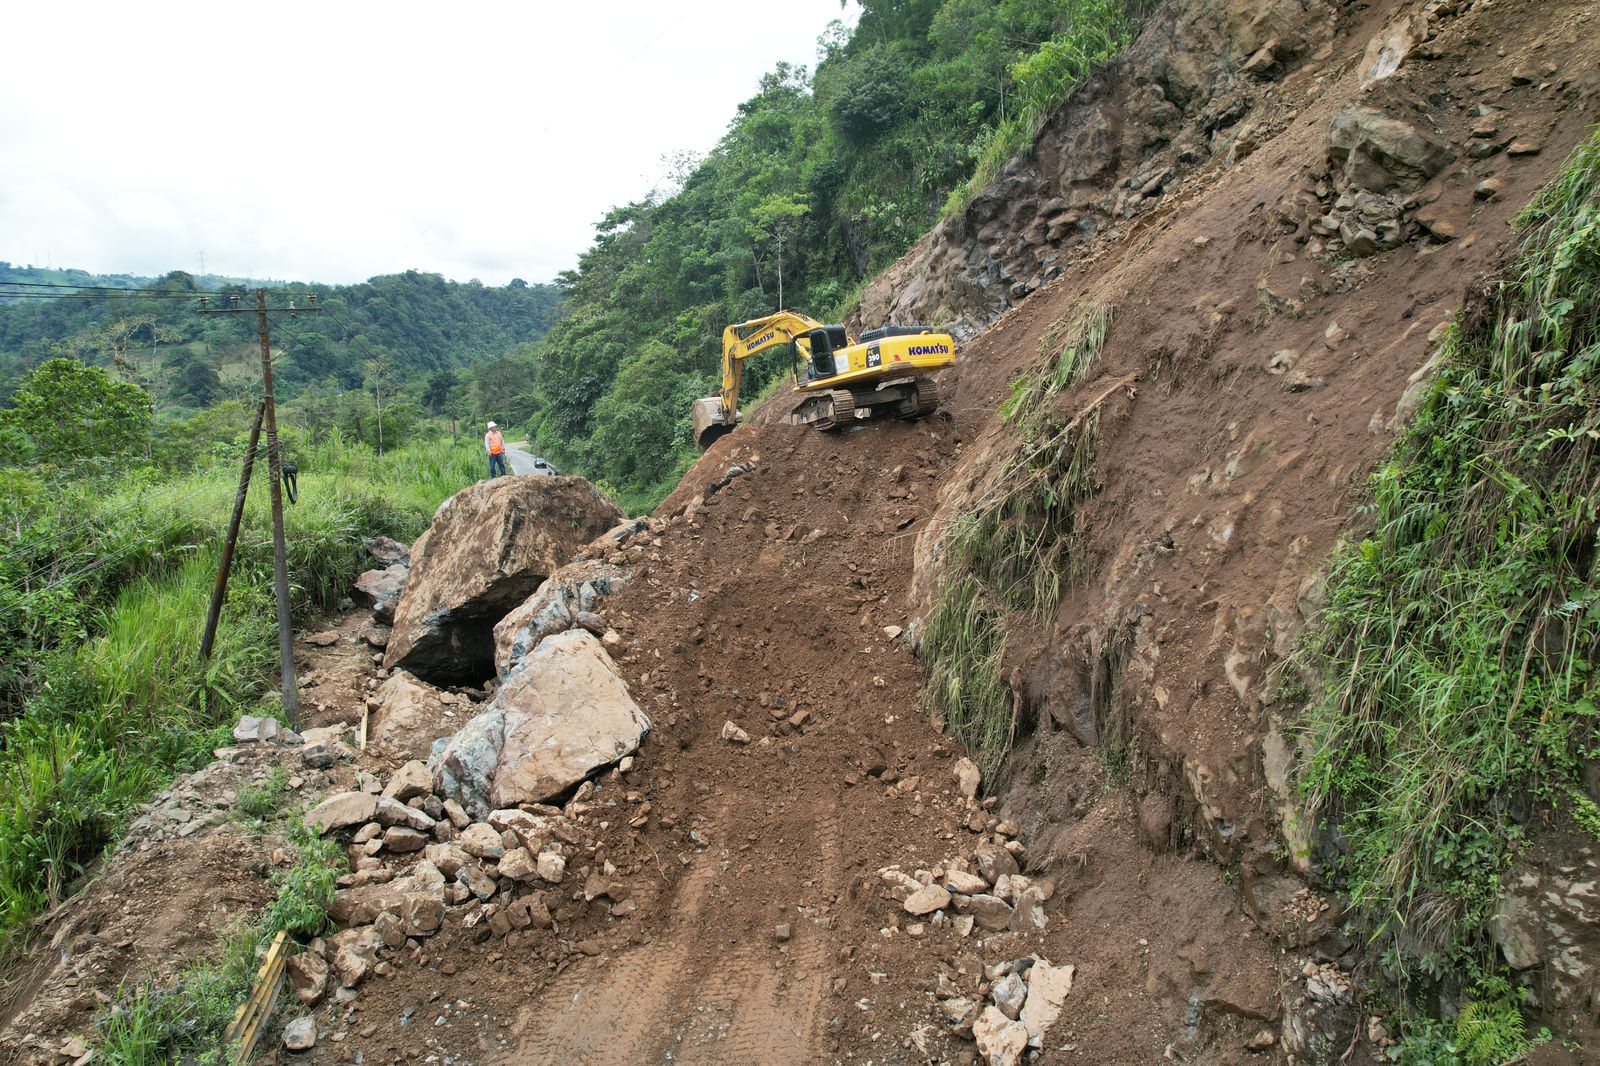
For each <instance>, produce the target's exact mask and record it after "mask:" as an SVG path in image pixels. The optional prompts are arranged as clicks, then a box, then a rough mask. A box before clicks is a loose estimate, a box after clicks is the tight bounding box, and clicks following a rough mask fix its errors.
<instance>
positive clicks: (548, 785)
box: [429, 629, 650, 815]
mask: <svg viewBox="0 0 1600 1066" xmlns="http://www.w3.org/2000/svg"><path fill="white" fill-rule="evenodd" d="M649 729H650V719H649V718H648V717H647V716H646V715H645V713H644V711H642V710H641V709H640V708H639V705H638V704H636V703H634V702H633V698H632V697H631V696H629V695H628V688H627V686H626V685H625V684H623V681H622V678H621V677H620V676H619V675H618V674H617V670H616V667H615V666H614V665H613V664H612V662H611V657H610V656H609V655H607V654H606V650H605V648H603V647H602V646H601V644H600V642H599V641H598V640H596V639H595V637H594V636H593V634H591V633H589V632H588V631H586V630H582V629H572V630H568V631H566V632H564V633H557V634H555V635H553V636H550V637H547V638H545V640H544V641H543V642H541V643H540V644H539V646H538V647H537V648H535V649H534V650H533V651H532V652H530V653H529V654H528V655H527V656H525V657H524V658H523V659H522V660H521V661H520V662H518V663H517V665H516V666H515V667H514V668H513V669H512V670H511V672H510V673H509V674H508V675H507V677H506V679H505V682H504V683H503V684H502V685H501V686H500V690H499V691H498V692H497V693H495V697H494V699H493V700H492V701H491V702H490V703H489V706H488V707H487V708H486V709H485V710H484V711H483V713H482V714H479V715H478V716H477V717H476V718H474V719H473V720H472V721H471V722H468V723H467V725H466V726H465V727H464V728H462V729H461V731H460V732H458V733H456V734H455V736H452V737H447V738H444V739H442V740H440V741H438V742H437V743H436V744H435V745H434V754H433V758H432V759H431V760H430V762H429V766H430V768H431V769H432V770H433V773H434V780H435V782H436V784H437V786H438V791H439V792H440V794H441V795H443V796H445V797H447V798H449V799H454V800H456V801H457V802H459V803H460V804H461V805H462V806H463V807H465V808H466V809H467V810H469V811H472V812H474V813H476V814H479V815H482V814H483V813H484V812H486V811H488V810H491V809H494V808H504V807H515V806H517V805H519V804H523V803H541V802H544V801H545V800H548V799H551V798H553V797H555V796H558V795H559V794H560V793H562V792H564V791H566V790H567V789H569V788H571V787H572V786H573V785H576V784H577V783H578V782H580V781H582V780H583V779H584V778H586V777H588V776H589V775H590V774H592V773H594V772H595V771H596V770H598V769H600V768H602V767H605V766H608V765H610V764H611V763H614V762H616V761H617V760H618V759H620V758H622V757H623V756H624V755H627V754H628V753H629V752H631V751H633V750H634V749H635V748H637V747H638V746H639V743H640V741H641V740H643V739H644V735H645V733H647V732H648V731H649Z"/></svg>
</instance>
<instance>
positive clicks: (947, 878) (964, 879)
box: [944, 870, 989, 896]
mask: <svg viewBox="0 0 1600 1066" xmlns="http://www.w3.org/2000/svg"><path fill="white" fill-rule="evenodd" d="M944 887H946V888H948V889H949V890H950V891H952V892H959V893H961V894H962V895H965V896H975V895H977V894H979V893H980V892H987V891H989V883H988V882H987V881H985V880H984V879H983V878H981V877H979V876H978V875H977V874H969V873H967V871H965V870H949V871H946V873H945V875H944Z"/></svg>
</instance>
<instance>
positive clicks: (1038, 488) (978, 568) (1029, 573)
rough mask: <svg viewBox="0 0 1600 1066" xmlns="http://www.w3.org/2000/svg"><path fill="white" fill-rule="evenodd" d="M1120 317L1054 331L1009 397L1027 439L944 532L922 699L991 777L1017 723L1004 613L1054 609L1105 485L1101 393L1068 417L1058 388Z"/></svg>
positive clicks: (1082, 316)
mask: <svg viewBox="0 0 1600 1066" xmlns="http://www.w3.org/2000/svg"><path fill="white" fill-rule="evenodd" d="M1110 328H1111V311H1110V309H1109V308H1103V307H1097V306H1090V307H1086V308H1082V309H1079V310H1076V311H1074V312H1072V313H1070V314H1068V315H1066V316H1065V317H1063V318H1062V319H1061V320H1060V321H1059V322H1057V323H1056V324H1055V325H1054V326H1053V327H1052V328H1051V329H1049V330H1047V331H1046V333H1045V336H1044V338H1043V339H1042V342H1041V344H1040V354H1041V355H1042V356H1044V360H1045V361H1044V365H1043V366H1041V367H1039V368H1037V369H1036V370H1034V371H1031V372H1029V373H1025V374H1023V375H1022V376H1020V377H1019V378H1017V380H1016V381H1014V382H1012V386H1011V394H1010V396H1009V397H1007V399H1006V400H1005V402H1004V403H1002V404H1001V407H1000V413H1001V415H1002V417H1004V418H1005V419H1006V420H1007V421H1008V422H1010V423H1011V424H1012V425H1013V426H1014V427H1015V428H1016V430H1017V437H1018V439H1017V442H1016V444H1015V446H1014V447H1013V449H1012V451H1011V452H1010V454H1009V455H1006V456H1003V457H1000V458H999V459H997V462H996V467H997V469H996V474H995V476H994V478H993V479H992V480H991V482H990V485H991V487H990V488H989V489H988V490H987V491H986V492H985V493H984V494H983V495H982V496H981V497H979V499H978V500H977V501H976V502H975V503H974V504H973V505H972V506H971V508H970V509H969V510H968V511H967V512H966V513H965V514H964V515H963V516H962V517H961V519H960V520H959V521H958V522H957V523H956V525H955V527H954V528H953V529H951V531H950V534H949V536H948V538H947V540H946V542H945V549H944V557H943V559H942V561H941V564H940V574H941V578H940V587H939V593H938V595H937V596H936V597H935V599H934V602H933V606H932V608H931V609H930V611H929V612H928V625H927V630H926V632H925V633H924V635H923V638H922V660H923V662H924V663H925V664H926V666H927V671H928V675H927V680H926V681H925V682H924V685H923V690H922V702H923V706H924V708H925V709H926V710H927V711H928V713H929V714H930V715H932V716H933V717H934V718H935V719H937V720H938V721H941V722H943V723H944V724H945V726H946V727H947V728H949V729H950V730H951V731H952V732H953V733H954V734H955V735H956V737H957V738H959V739H960V740H961V741H962V743H964V744H965V745H966V746H967V747H968V748H969V749H970V750H971V751H972V752H973V753H974V754H975V756H976V760H977V762H978V765H979V768H980V769H981V770H982V771H983V773H984V775H985V776H986V777H987V776H988V775H990V774H991V773H993V772H994V771H995V770H996V769H997V768H998V767H999V765H1000V763H1001V761H1002V760H1003V759H1004V758H1005V756H1006V753H1007V752H1008V751H1009V750H1010V748H1011V743H1012V741H1013V740H1014V739H1015V731H1016V724H1017V723H1016V715H1015V702H1014V697H1013V696H1012V694H1011V692H1010V690H1009V689H1008V688H1007V687H1006V685H1005V684H1004V683H1003V682H1002V681H1001V679H1000V663H1001V660H1002V659H1003V658H1004V656H1005V646H1006V636H1005V623H1006V617H1007V615H1008V614H1010V613H1012V612H1025V613H1027V614H1028V615H1030V616H1031V617H1032V618H1034V619H1035V620H1037V621H1040V622H1043V621H1046V620H1047V619H1048V618H1049V617H1050V615H1051V614H1052V613H1053V612H1054V611H1055V608H1056V605H1057V603H1058V602H1059V601H1060V599H1061V594H1062V591H1063V589H1064V588H1065V586H1066V584H1067V583H1068V582H1070V581H1072V580H1073V579H1074V578H1075V577H1076V576H1077V575H1078V573H1079V571H1080V569H1081V563H1082V559H1081V554H1082V541H1083V536H1082V533H1083V531H1082V529H1081V527H1080V525H1079V520H1078V509H1079V507H1080V506H1081V505H1082V504H1083V503H1084V502H1085V501H1086V500H1088V499H1089V497H1091V496H1093V495H1094V494H1095V493H1096V492H1097V491H1099V484H1098V482H1097V481H1096V480H1095V477H1094V465H1095V457H1096V452H1097V450H1098V446H1099V403H1100V401H1099V400H1095V401H1093V402H1091V403H1090V404H1089V405H1088V406H1087V407H1085V408H1083V409H1082V410H1080V411H1077V412H1076V413H1074V414H1072V415H1071V416H1070V417H1067V418H1065V419H1063V418H1062V417H1061V416H1060V413H1059V412H1058V411H1057V410H1056V404H1055V403H1054V400H1055V399H1056V397H1057V396H1058V394H1059V393H1061V391H1062V390H1064V389H1067V388H1070V387H1071V386H1072V385H1075V384H1077V383H1078V382H1079V381H1081V380H1082V379H1083V376H1084V375H1085V374H1086V373H1087V372H1088V369H1089V367H1090V366H1091V365H1092V364H1093V362H1094V360H1095V358H1096V357H1097V356H1098V355H1099V352H1100V349H1101V347H1102V346H1103V345H1104V344H1105V339H1106V335H1107V333H1108V332H1109V331H1110ZM1102 398H1103V397H1102Z"/></svg>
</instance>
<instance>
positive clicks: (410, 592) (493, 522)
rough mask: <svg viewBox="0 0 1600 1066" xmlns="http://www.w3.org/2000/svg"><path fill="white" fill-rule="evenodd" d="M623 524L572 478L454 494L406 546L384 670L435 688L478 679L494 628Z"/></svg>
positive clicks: (487, 669)
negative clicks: (408, 559)
mask: <svg viewBox="0 0 1600 1066" xmlns="http://www.w3.org/2000/svg"><path fill="white" fill-rule="evenodd" d="M623 517H624V516H623V514H622V512H621V511H620V510H619V509H618V508H617V506H616V505H615V504H613V503H612V502H611V501H609V500H607V499H606V498H605V497H603V496H601V495H600V493H599V492H597V491H596V490H595V488H594V486H593V485H591V484H590V483H589V482H587V481H585V480H584V479H582V478H573V477H506V478H496V479H494V480H491V481H480V482H479V483H478V484H476V485H473V486H472V487H470V488H467V489H463V490H462V491H461V492H458V493H456V494H455V495H454V496H452V497H450V499H448V500H446V501H445V502H444V504H443V505H442V506H440V508H439V510H438V512H437V513H436V514H435V515H434V519H433V524H432V525H431V526H430V527H429V528H428V531H427V532H426V533H424V534H423V535H422V536H421V537H420V538H418V540H417V542H416V544H415V545H413V547H412V558H413V563H412V572H411V575H410V577H409V578H408V579H407V582H406V587H405V592H404V593H403V594H402V595H401V597H400V602H399V605H398V606H397V607H396V609H395V618H394V630H393V632H392V633H391V634H390V637H389V646H388V652H387V655H386V657H385V659H384V665H385V666H386V667H395V666H400V667H404V668H405V669H407V670H410V671H412V672H413V673H415V674H417V675H418V676H419V677H422V678H424V679H427V680H430V681H436V682H443V681H474V682H475V681H481V680H483V679H484V678H486V677H488V676H489V675H490V674H491V673H492V672H493V659H494V635H493V629H494V625H495V623H496V622H498V621H499V620H500V619H501V618H503V617H504V616H505V614H506V613H507V612H508V611H510V610H511V609H512V608H513V607H514V606H516V605H517V604H518V603H520V602H522V601H523V600H524V599H526V598H527V597H528V595H529V594H530V593H532V592H533V591H534V590H535V589H536V588H538V587H539V584H540V583H541V582H543V581H544V579H545V578H546V577H548V576H549V575H551V574H553V573H555V571H556V570H558V569H559V568H560V567H561V565H562V564H563V563H565V562H566V561H567V560H568V559H569V558H571V557H572V556H573V554H574V553H576V552H577V550H578V549H580V548H582V547H584V546H585V545H586V544H588V543H589V542H590V541H591V540H593V539H594V538H595V537H597V536H599V535H600V534H602V533H604V532H606V531H607V530H608V529H611V528H613V527H614V526H615V525H616V524H617V523H618V522H620V521H621V520H622V519H623Z"/></svg>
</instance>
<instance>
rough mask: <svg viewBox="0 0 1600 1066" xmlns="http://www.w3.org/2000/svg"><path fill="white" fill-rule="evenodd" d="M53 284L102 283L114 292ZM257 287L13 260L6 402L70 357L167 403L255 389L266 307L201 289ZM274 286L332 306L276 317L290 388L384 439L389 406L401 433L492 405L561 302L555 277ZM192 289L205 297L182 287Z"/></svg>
mask: <svg viewBox="0 0 1600 1066" xmlns="http://www.w3.org/2000/svg"><path fill="white" fill-rule="evenodd" d="M46 274H48V275H52V277H49V278H48V279H47V278H46V277H45V275H46ZM57 279H59V280H57ZM212 281H213V279H210V278H208V279H207V282H208V283H211V282H212ZM47 285H71V286H94V287H95V289H94V292H96V293H103V294H104V295H98V296H94V297H92V298H85V297H84V294H83V292H82V291H81V290H80V291H79V292H77V293H73V292H72V290H68V289H50V288H47V287H46V286H47ZM111 290H116V291H111ZM252 291H253V290H251V289H248V288H247V282H246V281H245V280H244V279H235V280H232V281H226V282H225V283H224V284H222V285H221V286H220V287H217V288H207V287H202V286H201V285H200V284H199V283H198V282H197V280H196V279H195V278H194V277H192V276H191V275H189V274H185V273H183V272H182V271H173V272H172V273H169V274H167V275H165V276H164V277H161V278H156V279H149V278H132V277H128V276H125V275H124V276H113V277H109V278H108V277H104V276H99V275H89V274H86V273H84V272H83V271H51V272H41V271H37V270H31V269H28V268H16V267H11V266H10V265H9V264H0V295H3V296H4V297H5V298H4V299H0V406H3V405H4V404H5V401H7V400H8V399H9V397H10V396H11V395H12V393H13V391H14V390H15V388H16V387H17V384H18V382H20V381H21V380H22V379H23V377H24V375H25V374H27V373H28V372H29V371H30V370H31V369H32V368H34V367H36V366H38V365H39V364H41V363H43V362H44V361H45V360H47V359H49V358H52V357H57V356H65V357H68V358H74V359H78V360H80V361H82V362H85V363H87V364H89V365H95V366H103V367H105V368H107V369H110V370H111V371H113V373H115V374H116V375H117V376H119V377H120V378H122V379H123V380H126V381H128V382H130V383H132V384H136V385H138V386H140V387H141V388H143V389H144V390H145V391H146V392H148V393H149V394H150V396H151V399H152V401H153V402H154V403H155V405H156V409H157V411H158V413H161V414H163V415H169V416H182V415H185V414H190V413H192V412H195V411H199V410H202V409H207V408H213V407H215V406H216V405H218V404H221V403H225V402H227V401H232V400H244V399H248V398H249V397H251V396H253V395H254V394H255V392H256V391H257V389H258V387H259V386H258V379H259V377H260V364H259V349H258V348H257V346H256V334H255V319H254V316H252V315H247V314H246V315H207V314H200V313H199V311H200V310H201V305H200V297H201V296H205V297H207V298H208V300H209V303H208V305H207V306H209V307H211V308H220V307H226V306H228V305H229V302H230V297H234V296H238V297H241V298H242V299H243V302H244V305H245V306H249V305H250V303H251V297H250V296H249V293H250V292H252ZM267 291H268V295H269V300H270V302H271V304H272V305H273V306H275V307H279V306H287V305H289V304H291V303H292V304H294V305H295V306H299V307H306V306H308V300H307V295H308V294H309V293H313V292H314V293H316V294H317V296H318V301H317V303H318V306H320V309H321V310H320V311H319V312H318V313H317V314H315V315H296V316H279V315H275V316H274V327H273V348H274V354H275V357H276V358H277V360H278V362H277V366H276V372H275V375H274V376H275V380H276V385H277V390H278V395H279V398H280V399H281V400H283V401H285V402H286V403H287V404H288V405H289V407H290V411H291V414H297V415H298V416H299V417H301V419H302V421H303V422H304V427H305V428H307V429H309V430H312V431H314V432H315V434H316V435H317V436H321V435H322V434H323V433H325V432H326V431H328V430H329V429H331V428H334V427H337V428H339V429H340V430H341V431H342V432H343V433H344V434H345V436H347V437H349V438H352V439H355V440H370V441H371V442H376V439H377V433H378V429H379V423H378V415H379V414H380V413H381V414H382V419H383V422H384V428H385V429H386V430H389V431H391V432H390V439H391V440H394V439H396V438H397V437H400V436H403V435H404V425H405V424H407V423H414V422H416V421H417V419H418V418H420V417H421V416H424V415H444V416H447V417H455V418H461V417H469V416H474V417H475V416H476V415H477V414H479V413H480V411H490V412H491V413H492V412H493V411H494V410H496V408H495V407H494V405H495V404H498V403H500V402H501V393H502V392H503V388H502V386H501V382H500V381H499V380H498V378H499V377H500V376H501V375H503V374H505V373H507V372H508V371H507V367H508V366H509V365H516V359H517V357H518V353H519V346H526V345H529V344H531V343H533V342H534V341H537V340H538V339H539V338H540V337H542V336H543V335H544V334H545V333H546V332H547V331H548V330H549V329H550V327H551V325H552V324H553V323H554V322H555V320H556V318H557V316H558V314H559V312H560V306H561V294H560V292H559V291H558V290H557V289H556V287H555V286H553V285H543V284H528V283H527V282H524V281H521V280H514V281H512V282H511V283H510V284H508V285H505V286H501V287H494V286H487V285H483V284H480V283H478V282H476V281H472V282H466V283H459V282H453V281H447V280H445V279H444V278H442V277H440V276H439V275H437V274H424V273H420V272H418V271H414V270H411V271H406V272H405V273H403V274H393V275H386V276H381V277H375V278H372V279H371V280H369V281H365V282H362V283H360V284H357V285H331V286H318V285H308V284H301V283H281V282H279V283H271V287H269V288H268V290H267ZM186 292H192V293H193V294H194V299H192V300H190V299H185V298H182V296H181V294H183V293H186ZM507 359H510V360H511V363H509V364H508V363H507V362H506V360H507ZM486 361H493V364H492V369H489V370H486V371H485V373H486V374H487V375H490V376H492V377H494V378H495V379H496V380H494V381H490V382H486V383H484V384H483V385H481V386H480V385H479V384H478V383H477V382H476V380H475V377H474V374H473V371H472V369H471V368H472V367H474V366H475V365H476V366H482V365H485V364H486ZM501 417H502V420H505V416H504V415H502V416H501Z"/></svg>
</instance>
